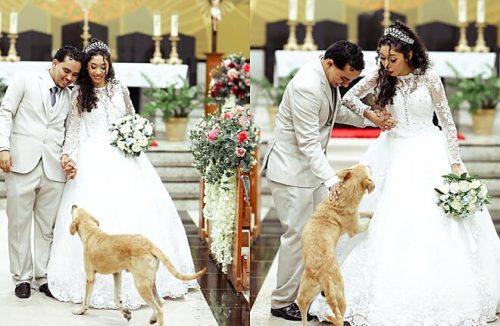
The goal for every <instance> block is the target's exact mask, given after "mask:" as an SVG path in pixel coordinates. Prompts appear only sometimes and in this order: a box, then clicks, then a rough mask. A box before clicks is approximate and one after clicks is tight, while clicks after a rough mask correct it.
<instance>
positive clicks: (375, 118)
mask: <svg viewBox="0 0 500 326" xmlns="http://www.w3.org/2000/svg"><path fill="white" fill-rule="evenodd" d="M363 116H364V117H365V118H366V119H368V120H370V121H371V122H373V124H375V125H376V126H377V127H379V128H380V129H381V130H384V129H383V128H384V119H383V118H382V114H377V113H375V112H373V111H371V110H365V112H363Z"/></svg>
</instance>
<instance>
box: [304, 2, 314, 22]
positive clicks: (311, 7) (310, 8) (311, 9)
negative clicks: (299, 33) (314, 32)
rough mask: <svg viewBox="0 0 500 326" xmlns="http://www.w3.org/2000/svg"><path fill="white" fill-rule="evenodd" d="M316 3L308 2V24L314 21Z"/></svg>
mask: <svg viewBox="0 0 500 326" xmlns="http://www.w3.org/2000/svg"><path fill="white" fill-rule="evenodd" d="M314 1H315V0H307V1H306V21H308V22H312V21H314Z"/></svg>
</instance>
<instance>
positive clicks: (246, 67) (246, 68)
mask: <svg viewBox="0 0 500 326" xmlns="http://www.w3.org/2000/svg"><path fill="white" fill-rule="evenodd" d="M242 68H243V71H244V72H250V64H249V63H246V62H245V63H244V64H243V67H242Z"/></svg>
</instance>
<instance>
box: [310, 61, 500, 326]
mask: <svg viewBox="0 0 500 326" xmlns="http://www.w3.org/2000/svg"><path fill="white" fill-rule="evenodd" d="M375 85H376V72H374V73H372V74H369V75H367V76H366V77H365V78H363V79H362V80H361V81H360V82H359V83H358V84H357V85H356V86H354V87H353V89H352V90H350V91H349V92H348V93H347V94H346V96H345V97H344V100H343V104H344V105H346V106H347V107H348V108H349V109H351V110H353V111H354V112H356V113H358V114H362V111H363V110H364V108H365V107H366V106H365V105H364V104H362V102H361V101H360V100H359V99H360V98H363V97H364V96H365V95H367V94H369V93H372V92H373V89H374V86H375ZM389 111H390V112H391V113H392V115H393V117H394V118H395V120H396V121H397V123H398V125H397V127H396V128H395V129H393V130H391V131H390V132H384V133H382V134H381V136H380V137H379V138H378V139H377V140H375V142H374V143H373V144H372V145H371V146H370V147H369V149H368V151H367V153H366V154H365V155H364V157H363V158H362V160H361V163H364V164H368V165H370V166H371V168H372V172H373V179H374V181H375V183H376V189H375V191H374V192H373V193H372V194H371V195H369V196H365V199H364V201H363V202H362V204H361V205H362V206H361V210H372V211H373V212H374V215H373V217H372V220H371V223H370V227H369V229H368V231H367V232H365V233H363V234H360V235H358V236H356V237H354V238H353V239H348V238H347V236H345V237H343V238H342V239H341V240H340V241H339V244H338V246H337V253H338V258H339V263H340V264H341V272H342V275H343V278H344V282H345V298H346V303H347V310H346V314H345V316H344V319H345V320H346V321H348V322H349V323H350V324H351V325H352V326H361V325H363V326H405V325H408V326H409V325H411V326H417V325H418V326H438V325H439V326H458V325H460V326H466V325H467V326H469V325H486V322H487V320H491V319H494V318H495V312H496V311H498V309H499V303H500V240H499V238H498V236H497V234H496V232H495V228H494V226H493V223H492V220H491V216H490V214H489V212H488V210H486V209H485V210H484V211H482V212H478V213H477V214H475V215H474V216H471V217H469V218H467V219H465V220H455V219H453V218H450V217H448V216H446V215H445V214H444V213H443V211H442V209H441V208H439V207H438V206H437V205H436V202H437V197H436V193H435V191H434V190H433V189H434V188H435V187H436V186H438V185H440V184H441V180H442V179H441V176H442V175H444V174H447V173H451V163H460V162H461V159H460V155H459V151H458V142H457V137H456V128H455V125H454V123H453V120H452V117H451V113H450V110H449V107H448V104H447V100H446V96H445V93H444V89H443V86H442V83H441V81H440V79H439V77H438V76H437V75H436V74H435V73H433V72H432V71H428V72H427V73H426V74H425V75H420V76H418V75H415V74H413V73H412V74H410V75H407V76H403V77H398V82H397V88H396V95H395V97H394V104H393V105H390V107H389ZM433 112H436V114H437V117H438V119H439V122H440V125H441V126H442V129H443V131H440V130H439V129H438V128H437V127H436V126H434V125H433V123H432V116H433ZM310 313H311V314H313V315H316V316H318V317H319V319H320V320H324V319H325V316H326V315H331V314H332V312H331V310H330V308H329V307H328V306H327V304H326V303H325V300H324V298H323V297H321V296H318V297H317V298H316V299H315V300H314V302H313V304H312V305H311V308H310Z"/></svg>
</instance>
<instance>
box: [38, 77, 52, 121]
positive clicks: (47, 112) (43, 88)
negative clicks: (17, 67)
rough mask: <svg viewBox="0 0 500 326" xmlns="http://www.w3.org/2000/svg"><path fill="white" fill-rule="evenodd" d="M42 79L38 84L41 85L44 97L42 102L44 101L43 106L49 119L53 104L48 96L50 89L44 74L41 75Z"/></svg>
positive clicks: (41, 94)
mask: <svg viewBox="0 0 500 326" xmlns="http://www.w3.org/2000/svg"><path fill="white" fill-rule="evenodd" d="M39 78H40V80H39V82H38V86H39V87H40V96H41V97H42V103H43V108H44V110H45V115H46V116H47V119H48V118H49V117H50V110H51V109H52V105H50V103H49V100H50V99H49V97H50V96H47V93H48V92H49V90H48V89H47V87H46V86H47V85H46V83H45V79H44V78H43V75H40V76H39Z"/></svg>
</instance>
